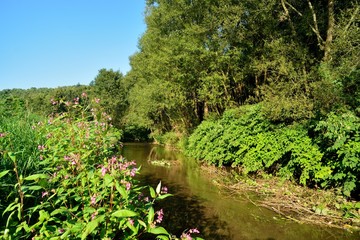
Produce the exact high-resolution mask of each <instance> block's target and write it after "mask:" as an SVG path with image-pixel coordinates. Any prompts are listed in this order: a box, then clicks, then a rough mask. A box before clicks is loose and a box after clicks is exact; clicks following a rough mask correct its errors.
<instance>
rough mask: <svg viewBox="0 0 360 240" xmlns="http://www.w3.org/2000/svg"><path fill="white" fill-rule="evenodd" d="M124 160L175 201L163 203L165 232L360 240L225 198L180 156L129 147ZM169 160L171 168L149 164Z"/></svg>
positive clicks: (241, 238) (237, 238)
mask: <svg viewBox="0 0 360 240" xmlns="http://www.w3.org/2000/svg"><path fill="white" fill-rule="evenodd" d="M121 154H122V155H123V156H124V157H125V158H126V159H128V160H135V161H136V162H137V165H138V166H141V170H140V175H139V180H140V181H141V182H142V183H144V184H147V185H151V186H153V187H154V188H155V187H156V185H157V184H158V183H159V181H161V182H162V185H163V186H166V187H167V188H168V190H169V192H170V193H172V194H174V196H172V197H169V198H167V199H165V200H163V201H162V202H160V203H159V204H158V205H157V206H156V208H157V209H159V208H163V210H164V220H163V223H162V226H163V227H165V228H166V229H167V230H168V231H169V232H171V233H173V234H176V235H177V236H179V235H181V233H182V231H184V230H186V229H190V228H197V229H199V230H200V232H201V237H203V238H204V239H207V240H211V239H214V240H215V239H216V240H220V239H221V240H250V239H251V240H282V239H292V240H297V239H299V240H300V239H301V240H303V239H306V240H312V239H314V240H315V239H316V240H319V239H326V240H332V239H351V240H352V239H360V233H355V234H351V233H349V232H347V231H344V230H339V229H333V228H327V227H319V226H315V225H309V224H299V223H295V222H293V221H290V220H285V219H282V218H281V216H279V215H277V214H276V213H274V212H272V211H270V210H268V209H265V208H262V207H258V206H255V205H254V204H252V203H251V202H250V201H249V200H247V199H246V198H243V197H235V196H231V197H230V196H226V195H224V194H223V193H221V192H220V191H219V189H218V188H217V187H216V186H215V185H214V184H213V183H212V182H211V179H208V177H206V176H205V175H204V174H202V173H201V170H200V169H199V167H198V166H197V164H196V162H195V161H193V160H191V159H188V158H186V157H184V156H183V155H182V154H181V153H180V152H178V151H174V150H170V149H166V148H164V147H162V146H159V145H152V144H133V143H129V144H124V147H123V149H122V152H121ZM151 160H167V161H170V162H172V163H174V164H172V165H171V167H167V166H158V165H153V164H150V163H149V161H151Z"/></svg>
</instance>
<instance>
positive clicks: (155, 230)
mask: <svg viewBox="0 0 360 240" xmlns="http://www.w3.org/2000/svg"><path fill="white" fill-rule="evenodd" d="M148 232H149V233H152V234H166V235H169V233H168V232H167V231H166V230H165V228H163V227H155V228H150V229H149V230H148Z"/></svg>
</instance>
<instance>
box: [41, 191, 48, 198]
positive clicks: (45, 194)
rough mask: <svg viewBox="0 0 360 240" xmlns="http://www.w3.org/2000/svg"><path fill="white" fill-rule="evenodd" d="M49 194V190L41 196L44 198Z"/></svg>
mask: <svg viewBox="0 0 360 240" xmlns="http://www.w3.org/2000/svg"><path fill="white" fill-rule="evenodd" d="M47 195H49V193H48V192H42V194H41V197H42V198H44V197H45V196H47Z"/></svg>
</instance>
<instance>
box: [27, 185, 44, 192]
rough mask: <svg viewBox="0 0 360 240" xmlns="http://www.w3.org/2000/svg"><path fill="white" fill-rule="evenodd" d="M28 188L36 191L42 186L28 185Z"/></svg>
mask: <svg viewBox="0 0 360 240" xmlns="http://www.w3.org/2000/svg"><path fill="white" fill-rule="evenodd" d="M28 189H29V190H34V191H36V190H40V189H43V187H41V186H30V187H28Z"/></svg>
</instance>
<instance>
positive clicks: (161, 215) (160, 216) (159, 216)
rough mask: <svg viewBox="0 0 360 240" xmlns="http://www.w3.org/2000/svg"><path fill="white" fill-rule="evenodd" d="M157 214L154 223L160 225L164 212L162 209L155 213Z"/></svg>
mask: <svg viewBox="0 0 360 240" xmlns="http://www.w3.org/2000/svg"><path fill="white" fill-rule="evenodd" d="M156 214H157V219H156V221H155V222H156V223H161V222H162V220H163V217H164V211H163V210H162V209H160V210H159V211H157V212H156Z"/></svg>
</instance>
